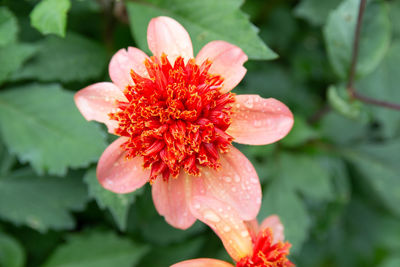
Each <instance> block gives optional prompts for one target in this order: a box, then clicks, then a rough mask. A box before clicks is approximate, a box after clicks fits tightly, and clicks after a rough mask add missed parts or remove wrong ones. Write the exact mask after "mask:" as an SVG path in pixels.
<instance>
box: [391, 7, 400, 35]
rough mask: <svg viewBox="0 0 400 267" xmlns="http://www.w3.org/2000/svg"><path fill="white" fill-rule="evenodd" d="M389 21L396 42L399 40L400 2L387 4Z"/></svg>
mask: <svg viewBox="0 0 400 267" xmlns="http://www.w3.org/2000/svg"><path fill="white" fill-rule="evenodd" d="M389 5H390V6H389V12H390V20H391V23H392V25H393V37H395V38H396V40H398V39H399V38H400V2H399V1H392V2H389Z"/></svg>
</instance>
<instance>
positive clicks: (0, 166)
mask: <svg viewBox="0 0 400 267" xmlns="http://www.w3.org/2000/svg"><path fill="white" fill-rule="evenodd" d="M15 162H16V158H15V156H11V155H10V153H8V151H7V149H6V147H5V145H4V144H2V143H0V177H1V176H3V175H5V174H7V173H8V172H9V171H10V170H11V167H12V165H14V164H15Z"/></svg>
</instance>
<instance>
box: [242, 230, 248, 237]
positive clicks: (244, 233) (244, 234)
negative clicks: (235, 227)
mask: <svg viewBox="0 0 400 267" xmlns="http://www.w3.org/2000/svg"><path fill="white" fill-rule="evenodd" d="M240 235H241V236H242V237H246V236H248V235H249V232H248V231H242V232H241V233H240Z"/></svg>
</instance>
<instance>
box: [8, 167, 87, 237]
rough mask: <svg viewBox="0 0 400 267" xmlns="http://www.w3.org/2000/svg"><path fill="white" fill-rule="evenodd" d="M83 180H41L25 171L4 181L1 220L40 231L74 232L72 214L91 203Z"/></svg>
mask: <svg viewBox="0 0 400 267" xmlns="http://www.w3.org/2000/svg"><path fill="white" fill-rule="evenodd" d="M86 194H87V193H86V190H85V187H84V185H83V183H82V182H81V179H80V177H76V175H74V176H72V175H69V176H67V177H64V178H56V177H50V176H45V177H38V176H36V175H35V174H34V173H33V172H32V171H31V170H28V169H26V170H22V171H19V172H16V173H14V174H12V175H11V174H10V175H8V176H6V177H2V178H1V179H0V217H1V218H3V219H4V220H8V221H11V222H12V223H14V224H16V225H21V224H23V225H27V226H29V227H31V228H33V229H35V230H37V231H40V232H45V231H47V230H48V229H55V230H60V229H72V228H73V227H74V226H75V222H74V219H73V217H72V216H71V214H70V213H69V212H70V211H79V210H82V209H83V208H84V207H85V204H86V201H87V195H86Z"/></svg>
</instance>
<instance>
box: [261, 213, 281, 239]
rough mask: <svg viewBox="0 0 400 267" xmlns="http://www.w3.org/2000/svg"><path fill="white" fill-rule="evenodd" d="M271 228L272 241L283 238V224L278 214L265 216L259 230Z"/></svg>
mask: <svg viewBox="0 0 400 267" xmlns="http://www.w3.org/2000/svg"><path fill="white" fill-rule="evenodd" d="M267 227H268V228H271V230H272V233H273V235H274V243H276V242H278V241H283V240H284V239H285V235H284V234H283V230H284V227H283V224H282V223H281V220H280V219H279V217H278V215H271V216H269V217H267V218H266V219H265V220H264V221H263V222H262V223H261V227H260V230H261V231H262V230H264V229H265V228H267Z"/></svg>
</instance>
